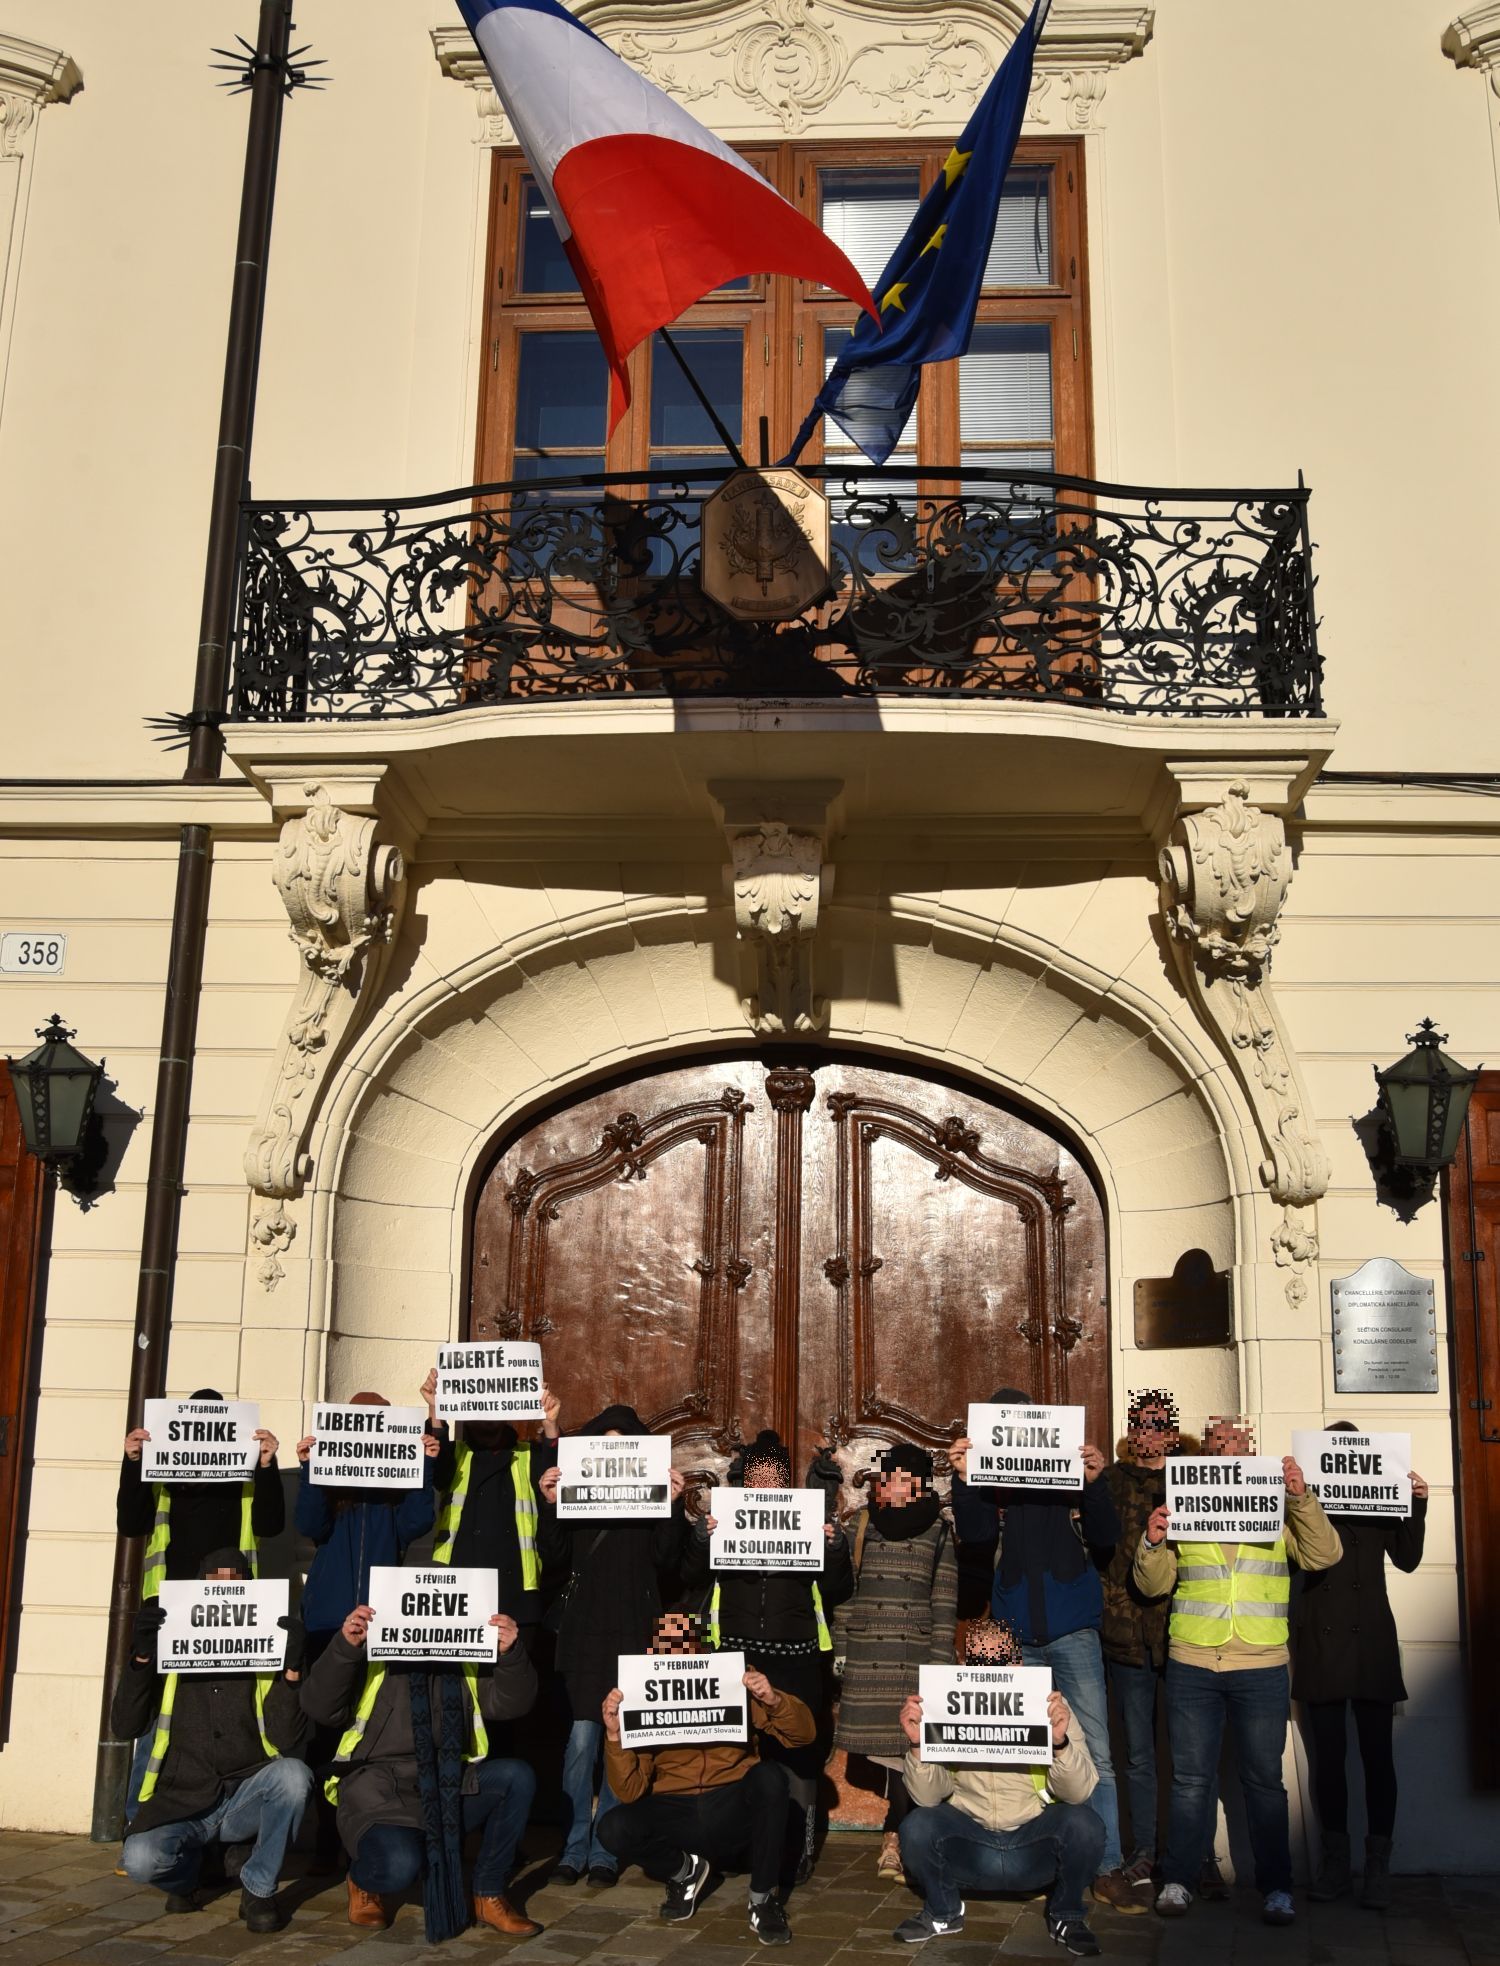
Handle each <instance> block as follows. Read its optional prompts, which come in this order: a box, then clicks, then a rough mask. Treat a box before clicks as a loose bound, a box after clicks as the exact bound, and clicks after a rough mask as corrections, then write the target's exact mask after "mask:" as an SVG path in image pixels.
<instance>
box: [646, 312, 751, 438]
mask: <svg viewBox="0 0 1500 1966" xmlns="http://www.w3.org/2000/svg"><path fill="white" fill-rule="evenodd" d="M656 332H657V333H658V334H659V335H660V336H661V338H662V340H663V341H664V342H665V343H666V344H667V346H668V348H670V349H671V351H672V356H673V359H674V360H675V362H676V363H677V366H678V368H680V369H681V370H682V373H683V374H684V375H685V376H686V377H687V380H688V387H689V389H691V390H692V392H693V394H694V395H695V396H696V397H697V398H698V401H699V402H700V403H701V404H702V405H703V413H704V415H705V416H706V417H707V418H708V420H709V422H710V423H711V424H712V425H713V427H714V430H715V432H716V433H717V435H718V439H719V442H720V443H721V444H722V445H723V446H724V448H725V450H727V451H728V453H729V455H730V456H731V457H732V458H733V459H734V461H735V464H736V465H737V466H738V467H739V469H740V470H741V471H743V470H744V469H745V460H744V458H743V457H742V456H741V454H740V447H739V445H738V444H737V443H736V442H735V441H734V439H733V437H731V436H730V434H729V431H728V428H727V427H726V425H725V423H724V420H723V418H722V417H721V416H720V415H719V412H718V411H717V410H716V409H715V408H714V406H713V404H712V403H711V402H710V401H709V400H708V396H707V394H706V392H705V390H704V388H703V385H702V383H701V382H699V380H698V378H697V376H695V375H694V374H693V372H692V370H691V369H690V368H689V367H688V365H687V358H686V357H685V356H684V355H683V352H682V350H681V349H680V348H679V347H678V346H677V343H676V342H675V341H673V339H672V337H671V336H670V335H669V334H668V333H667V331H666V329H665V328H658V329H657V330H656Z"/></svg>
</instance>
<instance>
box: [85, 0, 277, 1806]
mask: <svg viewBox="0 0 1500 1966" xmlns="http://www.w3.org/2000/svg"><path fill="white" fill-rule="evenodd" d="M291 31H292V0H261V7H260V26H259V29H258V32H257V34H256V43H255V55H254V59H253V63H247V67H248V70H249V73H250V125H249V130H248V133H247V136H246V140H245V176H244V184H243V187H242V189H241V193H240V227H239V239H238V244H237V248H236V252H235V265H234V287H233V293H232V298H231V301H230V310H229V338H228V347H227V349H226V352H225V358H224V393H223V397H222V400H221V405H220V412H219V445H218V453H217V460H216V463H215V468H214V487H213V500H212V504H211V507H210V517H209V529H208V555H207V563H206V565H205V568H204V575H203V612H202V616H201V621H200V628H199V640H198V667H197V674H196V677H195V680H194V686H193V710H192V718H191V723H190V736H189V746H188V762H187V768H186V770H185V771H184V772H183V778H184V780H185V781H186V782H187V783H189V784H194V785H208V784H212V783H214V781H215V780H216V779H217V778H218V776H219V766H220V761H221V759H222V757H223V752H224V741H223V738H222V737H221V736H220V734H219V719H220V717H221V715H222V714H223V710H224V704H225V691H226V685H227V680H228V657H229V633H230V626H231V623H232V621H233V618H234V584H235V564H236V558H237V552H238V541H239V510H240V501H241V499H242V498H243V497H244V494H245V488H246V484H247V480H248V469H249V459H250V437H251V432H252V429H253V427H254V423H255V383H256V371H257V368H258V366H259V360H260V334H261V323H262V320H263V318H264V315H265V297H266V262H267V252H268V248H269V246H270V241H271V211H272V206H273V203H274V199H275V190H276V164H277V157H278V153H279V151H280V147H281V112H282V104H283V102H284V101H285V90H286V82H287V53H288V49H289V46H290V41H291ZM211 853H212V837H211V833H210V829H209V828H208V827H207V826H184V827H183V828H182V830H181V834H180V837H179V842H178V852H177V890H176V895H175V898H174V900H173V904H172V939H171V950H170V955H169V959H168V964H167V989H166V1002H165V1005H164V1007H163V1013H162V1033H161V1059H160V1062H159V1064H158V1066H157V1073H156V1102H155V1106H154V1109H153V1119H152V1133H151V1165H150V1170H149V1173H148V1175H147V1181H146V1213H145V1222H144V1226H143V1228H142V1232H141V1267H140V1275H139V1279H138V1281H137V1285H136V1299H135V1344H134V1348H133V1350H132V1352H131V1359H130V1391H129V1396H128V1400H127V1404H126V1411H127V1414H128V1416H129V1418H128V1421H127V1424H128V1425H129V1426H132V1427H134V1426H138V1425H139V1424H140V1419H141V1411H142V1402H143V1401H145V1400H148V1399H159V1398H160V1397H161V1396H162V1393H163V1392H164V1390H165V1386H166V1372H167V1338H168V1334H169V1331H170V1328H171V1318H172V1284H173V1272H174V1270H175V1268H176V1262H177V1225H178V1217H179V1213H180V1209H181V1202H182V1171H183V1159H184V1155H185V1152H186V1148H187V1128H188V1112H189V1106H190V1101H191V1095H192V1085H193V1052H194V1048H195V1046H196V1044H197V1036H198V999H199V990H200V986H201V983H202V980H203V947H204V942H205V939H206V936H207V932H208V909H209V882H210V873H211ZM143 1554H144V1551H143V1548H142V1542H141V1539H140V1538H139V1537H125V1536H117V1537H116V1539H115V1562H114V1576H113V1580H112V1582H111V1585H110V1602H109V1630H108V1641H107V1645H106V1650H105V1656H104V1686H103V1696H102V1701H101V1705H100V1715H99V1748H98V1755H97V1758H96V1760H95V1764H94V1817H93V1825H92V1828H91V1831H90V1834H91V1836H92V1838H93V1840H94V1842H96V1843H112V1842H114V1841H115V1840H116V1839H117V1838H118V1837H119V1835H120V1831H121V1825H122V1821H123V1817H124V1809H125V1789H126V1784H127V1782H128V1780H129V1775H130V1758H131V1753H132V1751H133V1748H134V1743H133V1742H131V1741H121V1740H116V1739H115V1737H114V1730H113V1729H112V1728H111V1726H110V1706H111V1703H112V1700H113V1697H114V1690H115V1687H116V1685H117V1684H118V1682H119V1679H120V1675H121V1673H122V1672H123V1671H124V1669H125V1666H126V1663H127V1661H128V1658H129V1650H130V1632H131V1626H132V1623H133V1621H134V1615H135V1607H136V1602H137V1599H138V1597H139V1594H140V1584H141V1563H142V1557H143Z"/></svg>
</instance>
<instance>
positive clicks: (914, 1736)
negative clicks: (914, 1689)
mask: <svg viewBox="0 0 1500 1966" xmlns="http://www.w3.org/2000/svg"><path fill="white" fill-rule="evenodd" d="M901 1732H902V1733H903V1734H904V1735H905V1736H906V1738H907V1740H909V1741H910V1742H911V1744H912V1746H913V1747H914V1748H919V1747H920V1746H921V1745H922V1696H921V1694H920V1693H908V1694H907V1696H906V1698H905V1699H904V1700H903V1701H902V1702H901Z"/></svg>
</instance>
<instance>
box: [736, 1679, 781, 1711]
mask: <svg viewBox="0 0 1500 1966" xmlns="http://www.w3.org/2000/svg"><path fill="white" fill-rule="evenodd" d="M744 1687H745V1691H746V1692H747V1693H748V1694H749V1695H750V1697H751V1698H752V1699H754V1700H759V1701H760V1703H761V1705H762V1706H763V1707H764V1708H765V1710H766V1712H767V1713H775V1711H776V1709H777V1708H778V1707H779V1706H780V1705H781V1695H780V1694H779V1693H778V1692H777V1691H776V1688H775V1687H774V1686H773V1685H772V1684H771V1682H770V1680H769V1679H767V1678H766V1676H765V1674H764V1673H763V1672H755V1671H751V1672H747V1673H746V1674H745V1678H744Z"/></svg>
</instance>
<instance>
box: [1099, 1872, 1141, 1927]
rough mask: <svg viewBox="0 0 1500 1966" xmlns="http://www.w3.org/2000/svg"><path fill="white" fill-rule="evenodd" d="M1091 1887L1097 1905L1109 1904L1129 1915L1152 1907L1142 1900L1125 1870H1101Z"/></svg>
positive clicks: (1131, 1915)
mask: <svg viewBox="0 0 1500 1966" xmlns="http://www.w3.org/2000/svg"><path fill="white" fill-rule="evenodd" d="M1090 1888H1091V1890H1092V1893H1093V1899H1094V1903H1095V1904H1096V1905H1108V1906H1109V1907H1110V1909H1111V1910H1112V1911H1123V1912H1124V1913H1125V1914H1126V1915H1127V1917H1134V1915H1135V1914H1136V1913H1137V1912H1140V1911H1149V1910H1150V1909H1151V1907H1150V1905H1149V1904H1143V1903H1142V1902H1141V1900H1140V1898H1139V1897H1138V1896H1137V1895H1136V1891H1135V1887H1134V1886H1133V1885H1132V1884H1131V1883H1130V1882H1129V1880H1128V1879H1127V1878H1126V1875H1125V1873H1124V1871H1123V1870H1105V1871H1101V1872H1100V1873H1099V1875H1098V1876H1097V1877H1096V1878H1095V1879H1094V1882H1093V1884H1092V1886H1091V1887H1090Z"/></svg>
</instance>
